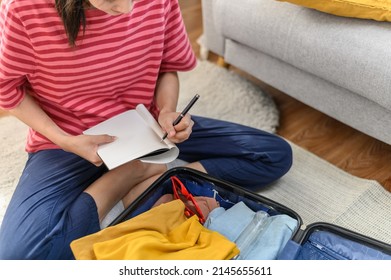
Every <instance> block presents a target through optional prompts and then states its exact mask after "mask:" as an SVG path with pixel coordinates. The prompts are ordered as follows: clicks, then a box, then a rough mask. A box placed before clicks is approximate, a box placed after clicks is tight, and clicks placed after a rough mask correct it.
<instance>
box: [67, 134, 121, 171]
mask: <svg viewBox="0 0 391 280" xmlns="http://www.w3.org/2000/svg"><path fill="white" fill-rule="evenodd" d="M115 139H116V137H115V136H110V135H107V134H105V135H84V134H82V135H77V136H71V135H68V136H64V138H63V139H62V140H61V143H60V146H61V148H62V149H64V150H65V151H67V152H71V153H74V154H77V155H78V156H80V157H82V158H84V159H86V160H88V161H89V162H91V163H92V164H94V165H96V166H100V165H102V163H103V162H102V160H101V158H100V157H99V156H98V153H97V151H98V147H99V145H102V144H107V143H111V142H113V141H115Z"/></svg>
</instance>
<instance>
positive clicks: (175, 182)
mask: <svg viewBox="0 0 391 280" xmlns="http://www.w3.org/2000/svg"><path fill="white" fill-rule="evenodd" d="M171 182H172V189H173V193H174V198H175V199H180V200H181V201H182V202H183V203H184V204H185V216H186V217H188V218H189V217H191V216H194V215H197V217H198V220H199V221H200V223H201V224H204V223H205V217H204V214H202V211H201V208H200V206H199V205H198V203H197V201H196V200H195V198H194V196H193V195H192V194H191V193H190V192H189V191H188V190H187V189H186V187H185V185H184V184H183V183H182V182H181V180H179V178H178V177H176V176H171Z"/></svg>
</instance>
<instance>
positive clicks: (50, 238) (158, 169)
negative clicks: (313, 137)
mask: <svg viewBox="0 0 391 280" xmlns="http://www.w3.org/2000/svg"><path fill="white" fill-rule="evenodd" d="M0 14H1V19H0V29H1V30H2V37H1V41H0V42H1V43H0V52H1V53H0V59H1V61H0V63H1V64H0V67H1V69H0V71H1V72H0V89H1V91H0V107H1V108H3V109H5V110H8V111H9V112H10V113H11V114H12V115H14V116H16V117H17V118H18V119H20V120H21V121H22V122H24V123H26V124H27V125H28V126H29V127H30V128H31V129H30V131H29V135H28V140H27V144H26V151H27V152H28V153H29V157H28V161H27V163H26V166H25V169H24V171H23V174H22V175H21V178H20V180H19V183H18V186H17V188H16V190H15V193H14V195H13V197H12V200H11V202H10V204H9V206H8V209H7V211H6V214H5V217H4V220H3V223H2V227H1V229H0V258H1V259H72V258H73V255H72V252H71V250H70V247H69V244H70V242H71V241H72V240H74V239H77V238H80V237H82V236H85V235H88V234H91V233H94V232H97V231H99V230H100V229H101V226H102V224H101V223H102V221H104V220H105V218H106V219H107V217H106V216H107V215H108V213H112V212H110V211H115V209H117V213H118V211H121V210H122V209H123V208H124V207H126V206H128V205H129V204H130V203H131V202H132V201H134V199H135V198H136V197H137V196H138V195H139V194H140V193H141V192H142V191H143V190H145V188H146V187H147V186H149V185H150V184H151V182H153V181H154V180H155V179H156V178H157V177H158V176H160V175H161V174H162V173H163V172H165V171H166V170H167V168H169V167H167V166H166V165H158V164H146V163H142V162H140V161H133V162H130V163H128V164H125V165H122V166H120V167H118V168H116V169H113V170H111V171H108V170H107V168H106V167H105V166H104V165H103V164H102V161H101V160H100V158H99V157H98V155H97V153H96V150H97V147H98V146H99V145H101V144H105V143H109V142H112V141H115V135H98V136H86V135H83V134H82V131H84V130H85V129H87V128H89V127H91V126H93V125H95V124H97V123H99V122H101V121H103V120H106V119H108V118H110V117H112V116H114V115H116V114H119V113H121V112H123V111H126V110H129V109H133V108H134V107H135V106H136V105H137V104H139V103H143V104H144V105H145V106H146V107H147V108H148V109H149V110H150V111H151V113H152V114H153V115H154V117H156V119H157V120H158V122H159V124H160V125H161V126H162V129H163V130H164V131H166V132H167V133H168V138H169V139H170V140H171V141H173V142H175V143H177V144H178V147H179V149H180V155H179V158H180V159H181V160H183V161H185V162H187V163H188V164H187V166H188V167H191V168H194V169H197V170H200V171H202V172H207V173H209V174H211V175H212V176H215V177H218V178H222V179H225V180H229V181H231V182H233V183H236V184H240V185H242V186H246V187H248V188H250V189H254V188H259V187H262V186H265V185H267V184H269V183H270V182H273V181H274V180H276V179H278V178H279V177H281V176H282V175H284V174H285V173H286V172H287V171H288V170H289V168H290V166H291V160H292V157H291V149H290V146H289V145H288V143H286V142H285V141H284V140H283V139H281V138H279V137H277V136H275V135H271V134H268V133H265V132H262V131H259V130H255V129H252V128H248V127H243V126H240V125H236V124H232V123H226V122H222V121H217V120H211V119H207V118H202V117H193V118H191V117H190V115H186V116H185V118H184V119H183V120H182V121H181V122H180V123H179V124H178V125H176V126H175V127H173V126H172V122H173V121H174V120H175V118H176V117H177V116H178V112H176V105H177V99H178V94H179V81H178V76H177V74H176V72H177V71H187V70H190V69H192V68H194V67H195V65H196V58H195V56H194V53H193V52H192V49H191V46H190V44H189V40H188V37H187V35H186V31H185V28H184V25H183V21H182V18H181V14H180V9H179V6H178V2H177V0H135V1H131V0H90V1H86V0H33V1H32V0H3V1H2V4H1V11H0ZM113 208H114V210H113Z"/></svg>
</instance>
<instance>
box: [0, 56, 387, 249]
mask: <svg viewBox="0 0 391 280" xmlns="http://www.w3.org/2000/svg"><path fill="white" fill-rule="evenodd" d="M204 62H205V61H202V62H199V64H198V66H197V67H196V69H194V70H192V71H190V72H186V73H181V74H180V78H181V96H180V101H179V105H178V109H179V110H181V109H182V108H183V107H184V106H185V104H186V103H187V102H188V101H189V100H190V99H191V98H192V97H193V96H194V94H196V93H198V94H200V96H201V97H200V99H199V101H198V102H197V103H196V105H195V106H194V107H193V108H192V110H191V112H190V113H191V114H194V115H196V114H197V115H202V116H207V117H213V118H220V119H224V120H229V121H235V122H239V123H242V124H245V125H249V126H252V127H256V128H260V129H264V130H267V131H269V132H275V130H276V128H277V127H278V110H277V108H276V106H275V104H274V102H273V100H272V98H270V96H268V95H267V94H266V93H264V92H262V91H261V90H260V89H259V88H257V86H255V85H254V84H252V83H250V82H248V81H246V80H244V79H243V78H240V77H239V76H237V75H235V74H233V73H231V72H230V71H228V70H226V69H223V68H218V67H217V66H215V65H211V64H210V63H209V62H205V63H204ZM26 132H27V128H26V126H25V125H23V124H22V123H20V122H19V121H17V120H16V119H15V118H13V117H4V118H0V135H1V146H0V156H1V161H0V172H1V173H0V194H1V195H0V223H1V220H2V218H3V215H4V211H5V209H6V205H7V204H8V202H9V199H10V197H11V195H12V192H13V189H14V187H15V185H16V183H17V180H18V178H19V175H20V173H21V171H22V168H23V165H24V162H25V160H26V154H25V153H24V151H23V147H24V142H25V135H26ZM291 145H292V149H293V166H292V168H291V169H290V171H289V172H288V173H287V174H286V175H285V176H283V177H282V178H281V179H280V180H278V181H276V182H274V183H273V184H271V185H270V186H268V187H267V188H265V189H263V190H262V191H260V192H259V194H260V195H263V196H265V197H268V198H270V199H272V200H275V201H277V202H279V203H281V204H283V205H285V206H287V207H289V208H291V209H292V210H294V211H296V212H297V213H298V214H299V215H300V216H301V218H302V219H303V227H305V226H306V225H309V224H310V223H313V222H318V221H324V222H330V223H334V224H337V225H340V226H342V227H346V228H348V229H351V230H354V231H356V232H359V233H361V234H364V235H367V236H370V237H372V238H375V239H378V240H381V241H383V242H386V243H391V219H390V217H391V194H390V193H389V192H387V191H385V190H384V188H383V187H382V186H381V185H380V184H379V183H377V182H376V181H372V180H366V179H361V178H357V177H355V176H352V175H350V174H348V173H346V172H344V171H342V170H340V169H338V168H337V167H335V166H333V165H331V164H330V163H328V162H326V161H324V160H322V159H321V158H319V157H317V156H316V155H314V154H311V153H310V152H308V151H306V150H304V149H303V148H300V147H299V146H297V145H295V144H294V143H291Z"/></svg>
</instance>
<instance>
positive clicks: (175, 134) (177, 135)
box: [158, 111, 194, 143]
mask: <svg viewBox="0 0 391 280" xmlns="http://www.w3.org/2000/svg"><path fill="white" fill-rule="evenodd" d="M179 114H180V113H179V112H164V111H162V112H160V115H159V118H158V122H159V124H160V125H161V127H162V128H163V130H164V131H165V132H167V133H168V135H167V138H168V139H170V141H171V142H173V143H181V142H183V141H185V140H187V139H188V138H189V137H190V134H191V132H192V129H193V125H194V122H193V120H192V119H191V116H190V115H189V114H186V115H185V116H184V117H183V118H182V120H181V121H180V122H179V123H178V124H177V125H176V126H173V125H172V123H173V122H174V121H175V119H176V118H177V117H178V115H179Z"/></svg>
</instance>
